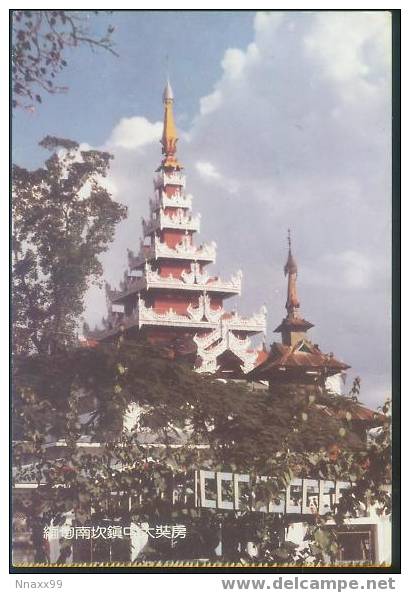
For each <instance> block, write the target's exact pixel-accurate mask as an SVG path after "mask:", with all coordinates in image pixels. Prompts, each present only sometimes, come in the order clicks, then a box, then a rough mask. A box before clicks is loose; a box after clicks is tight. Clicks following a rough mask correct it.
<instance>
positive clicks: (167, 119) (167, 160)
mask: <svg viewBox="0 0 410 593" xmlns="http://www.w3.org/2000/svg"><path fill="white" fill-rule="evenodd" d="M162 99H163V102H164V126H163V131H162V138H161V144H162V154H163V155H164V159H163V161H162V167H165V168H170V169H178V170H179V169H182V166H181V164H180V163H179V162H178V159H177V158H176V156H175V154H176V151H177V146H176V145H177V141H178V133H177V129H176V126H175V120H174V109H173V105H174V93H173V91H172V87H171V83H170V82H169V78H167V83H166V85H165V88H164V93H163V95H162Z"/></svg>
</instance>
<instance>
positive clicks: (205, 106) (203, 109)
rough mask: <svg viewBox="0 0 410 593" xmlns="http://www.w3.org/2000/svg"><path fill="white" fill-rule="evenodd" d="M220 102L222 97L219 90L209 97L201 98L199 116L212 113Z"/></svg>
mask: <svg viewBox="0 0 410 593" xmlns="http://www.w3.org/2000/svg"><path fill="white" fill-rule="evenodd" d="M221 102H222V95H221V92H220V91H219V90H215V91H213V92H212V93H210V94H209V95H206V96H205V97H202V98H201V100H200V114H201V115H206V114H207V113H212V111H215V109H218V107H219V106H220V104H221Z"/></svg>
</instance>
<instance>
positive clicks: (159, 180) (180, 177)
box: [154, 171, 185, 189]
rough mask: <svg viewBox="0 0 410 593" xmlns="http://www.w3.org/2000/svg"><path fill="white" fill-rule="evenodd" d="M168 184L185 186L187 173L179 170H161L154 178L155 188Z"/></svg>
mask: <svg viewBox="0 0 410 593" xmlns="http://www.w3.org/2000/svg"><path fill="white" fill-rule="evenodd" d="M166 185H179V186H181V187H185V175H184V174H183V173H180V172H178V171H174V172H173V173H165V171H161V172H160V173H158V175H157V176H156V177H155V178H154V187H155V189H159V188H161V187H165V186H166Z"/></svg>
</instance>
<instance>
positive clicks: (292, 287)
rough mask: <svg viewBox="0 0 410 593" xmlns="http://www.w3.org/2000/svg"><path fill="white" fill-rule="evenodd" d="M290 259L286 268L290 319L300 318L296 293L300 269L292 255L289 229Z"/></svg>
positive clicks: (287, 301) (287, 307)
mask: <svg viewBox="0 0 410 593" xmlns="http://www.w3.org/2000/svg"><path fill="white" fill-rule="evenodd" d="M288 245H289V251H288V259H287V262H286V265H285V268H284V272H285V276H288V295H287V299H286V310H287V312H288V317H298V316H299V307H300V303H299V299H298V295H297V291H296V278H297V276H298V267H297V265H296V261H295V260H294V258H293V255H292V242H291V238H290V229H288Z"/></svg>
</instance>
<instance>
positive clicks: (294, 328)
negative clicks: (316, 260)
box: [247, 230, 350, 388]
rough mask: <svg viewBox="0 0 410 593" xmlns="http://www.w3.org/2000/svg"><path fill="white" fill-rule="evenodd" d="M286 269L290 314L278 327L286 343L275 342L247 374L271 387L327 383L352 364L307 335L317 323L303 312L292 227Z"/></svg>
mask: <svg viewBox="0 0 410 593" xmlns="http://www.w3.org/2000/svg"><path fill="white" fill-rule="evenodd" d="M284 272H285V276H287V277H288V285H287V298H286V305H285V306H286V311H287V315H286V317H284V319H282V322H281V324H280V325H279V326H278V327H277V328H276V329H275V330H274V331H275V332H278V333H280V334H281V335H282V342H281V343H278V342H274V343H273V344H272V346H271V350H270V353H269V355H268V357H267V358H266V360H265V361H264V362H262V363H261V364H260V365H259V366H257V367H256V368H254V369H253V370H252V371H251V372H250V373H249V374H248V375H247V377H248V378H249V379H251V380H263V381H268V382H269V385H270V386H271V388H272V387H274V385H275V384H278V383H281V384H286V383H287V384H297V385H309V384H314V383H317V384H320V385H325V384H326V383H329V379H330V378H331V377H333V376H335V375H339V376H340V374H341V373H343V371H345V370H346V369H348V368H350V367H349V365H347V364H345V363H344V362H341V361H339V360H337V359H336V358H335V357H334V356H333V354H332V353H331V354H324V353H323V352H322V351H321V350H320V348H319V346H318V345H317V344H312V342H311V341H310V340H309V338H308V336H307V332H308V330H309V329H310V328H312V327H313V323H310V321H307V320H306V319H304V318H303V317H302V316H301V314H300V302H299V298H298V294H297V285H296V280H297V274H298V268H297V264H296V260H295V258H294V256H293V254H292V244H291V237H290V230H289V231H288V258H287V261H286V264H285V268H284ZM333 383H334V384H336V383H337V382H333Z"/></svg>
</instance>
